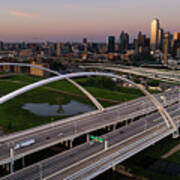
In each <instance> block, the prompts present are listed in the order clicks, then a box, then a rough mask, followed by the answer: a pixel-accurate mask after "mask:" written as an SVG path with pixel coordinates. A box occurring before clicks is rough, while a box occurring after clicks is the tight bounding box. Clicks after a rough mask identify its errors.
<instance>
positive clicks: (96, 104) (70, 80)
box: [0, 63, 104, 111]
mask: <svg viewBox="0 0 180 180" xmlns="http://www.w3.org/2000/svg"><path fill="white" fill-rule="evenodd" d="M0 66H19V67H33V68H36V69H41V70H43V71H46V72H49V73H51V74H54V75H56V76H60V75H61V74H60V73H59V72H57V71H54V70H52V69H49V68H46V67H41V66H38V65H34V64H26V63H0ZM65 79H66V80H67V81H68V82H70V83H71V84H73V85H74V86H75V87H77V88H78V89H79V90H80V91H81V92H83V93H84V94H85V95H86V96H87V97H88V98H89V99H90V100H91V102H92V103H93V104H94V105H95V106H96V108H97V109H98V110H100V111H103V110H104V108H103V106H102V105H101V104H100V102H99V101H98V100H97V99H96V98H95V97H94V96H93V95H92V94H91V93H90V92H88V91H87V90H86V89H85V88H83V87H82V86H81V85H79V84H78V83H76V82H75V81H73V80H72V79H69V78H65Z"/></svg>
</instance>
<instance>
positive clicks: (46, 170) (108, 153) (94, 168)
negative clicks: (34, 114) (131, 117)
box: [0, 65, 180, 180]
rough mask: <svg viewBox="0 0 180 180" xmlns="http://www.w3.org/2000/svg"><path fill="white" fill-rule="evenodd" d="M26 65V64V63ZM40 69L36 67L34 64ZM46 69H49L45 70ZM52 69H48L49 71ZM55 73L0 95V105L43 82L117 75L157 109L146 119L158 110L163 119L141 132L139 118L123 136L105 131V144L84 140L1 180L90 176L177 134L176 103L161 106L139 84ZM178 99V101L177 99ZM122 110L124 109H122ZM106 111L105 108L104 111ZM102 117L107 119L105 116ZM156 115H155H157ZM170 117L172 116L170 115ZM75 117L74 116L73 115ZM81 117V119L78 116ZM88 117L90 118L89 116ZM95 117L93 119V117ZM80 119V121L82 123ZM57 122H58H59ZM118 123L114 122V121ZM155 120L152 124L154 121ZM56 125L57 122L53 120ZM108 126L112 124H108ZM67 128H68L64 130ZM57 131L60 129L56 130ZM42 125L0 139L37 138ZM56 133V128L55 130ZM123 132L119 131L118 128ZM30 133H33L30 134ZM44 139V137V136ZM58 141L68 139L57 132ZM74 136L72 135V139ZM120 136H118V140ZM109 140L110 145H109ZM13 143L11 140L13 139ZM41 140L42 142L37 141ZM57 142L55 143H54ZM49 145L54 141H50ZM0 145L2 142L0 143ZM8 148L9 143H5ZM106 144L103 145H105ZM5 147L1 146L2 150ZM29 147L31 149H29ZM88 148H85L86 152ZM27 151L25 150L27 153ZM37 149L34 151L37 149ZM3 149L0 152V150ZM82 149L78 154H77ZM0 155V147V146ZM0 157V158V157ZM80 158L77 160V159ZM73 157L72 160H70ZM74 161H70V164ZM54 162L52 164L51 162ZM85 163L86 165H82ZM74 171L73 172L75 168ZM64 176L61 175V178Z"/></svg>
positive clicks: (18, 155) (177, 117)
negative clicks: (54, 75) (141, 93)
mask: <svg viewBox="0 0 180 180" xmlns="http://www.w3.org/2000/svg"><path fill="white" fill-rule="evenodd" d="M28 66H29V65H28ZM37 68H39V67H37ZM48 71H49V70H48ZM50 71H51V70H50ZM54 74H56V75H57V76H56V77H52V78H48V79H45V80H41V81H39V82H36V83H33V84H30V85H28V86H25V87H23V88H20V89H18V90H16V91H14V92H12V93H9V94H7V95H5V96H3V97H1V98H0V104H3V103H5V102H7V101H9V100H11V99H13V98H15V97H16V96H19V95H21V94H23V93H25V92H28V91H30V90H32V89H35V88H38V87H40V86H43V85H46V84H48V83H52V82H56V81H59V80H63V79H70V78H78V77H84V76H103V77H109V78H116V79H119V80H122V81H125V82H128V83H130V84H132V85H133V86H135V87H136V88H138V89H139V90H141V91H142V92H143V93H144V94H145V95H146V96H147V97H148V99H149V100H150V101H151V102H152V103H153V105H154V108H156V109H157V110H158V112H157V113H156V114H155V115H154V113H153V114H152V115H148V120H150V121H152V119H157V120H159V119H161V118H159V117H158V116H157V115H158V113H159V114H160V115H161V117H162V120H163V121H162V122H161V121H160V122H159V121H155V122H151V124H150V126H149V127H148V128H147V131H144V129H143V126H144V119H140V120H138V121H136V122H134V123H131V124H130V125H129V126H128V127H127V129H126V127H123V128H125V129H123V131H124V130H125V131H126V132H127V136H126V135H125V136H124V138H125V139H121V137H119V129H117V130H115V131H113V132H110V133H108V134H107V135H105V136H104V138H105V139H107V140H108V141H109V142H108V143H110V144H108V148H107V144H106V143H104V144H91V143H86V144H83V145H81V146H80V147H75V148H73V149H71V150H70V151H67V152H65V153H62V154H59V155H57V156H55V157H52V158H50V159H47V160H45V161H42V162H40V163H37V164H34V165H33V166H30V167H27V168H25V169H22V170H21V171H19V172H15V173H13V174H11V175H9V176H7V177H5V178H3V180H6V179H8V180H19V179H22V178H23V177H26V178H27V179H47V180H48V179H54V178H55V179H66V180H70V179H83V180H84V179H90V178H93V177H95V176H97V175H98V174H100V173H102V172H104V171H105V170H107V169H109V168H111V167H113V166H115V165H116V164H118V163H120V162H122V161H123V160H125V159H127V158H129V157H131V156H132V155H134V154H136V153H137V152H140V151H141V150H143V149H145V148H147V147H149V146H150V145H152V144H154V143H156V142H158V141H159V140H161V139H163V138H165V137H167V136H168V135H170V134H172V133H174V134H175V135H176V136H178V135H179V131H178V127H179V126H180V122H179V121H180V113H179V108H177V107H178V106H177V104H176V105H174V104H173V105H172V104H171V105H172V107H171V106H170V107H168V112H170V114H169V113H168V112H167V110H166V109H165V108H164V106H163V105H162V104H161V103H160V102H159V101H158V100H157V98H156V97H157V96H153V95H151V94H150V93H149V92H148V91H147V90H146V89H144V88H142V87H141V86H139V85H138V84H136V83H134V82H132V81H131V80H129V79H126V78H123V77H121V76H119V75H114V74H109V73H101V72H81V73H73V74H66V75H60V74H59V73H57V72H54ZM176 102H177V101H176ZM124 109H125V108H124ZM106 111H107V110H106ZM106 111H101V112H100V111H98V112H99V114H98V113H97V114H91V113H90V114H89V115H88V116H92V115H94V116H93V117H94V118H95V117H96V115H98V116H99V115H100V114H103V113H104V114H105V115H108V112H106ZM105 115H104V116H103V117H104V118H106V116H105ZM156 116H157V117H156ZM171 116H172V117H173V119H172V117H171ZM73 118H74V119H76V117H73ZM80 118H81V119H82V121H80V120H79V119H80ZM84 118H88V117H87V116H83V115H81V116H80V117H79V119H78V120H77V121H78V122H79V124H83V119H84ZM74 119H72V118H70V119H69V120H68V122H67V124H68V127H67V124H66V123H65V122H61V125H62V128H61V131H62V130H63V129H65V130H66V131H69V130H68V129H69V127H71V128H70V129H72V127H73V126H71V124H70V123H71V122H72V124H73V121H74ZM90 120H91V119H90ZM95 120H96V119H95ZM81 122H82V123H81ZM58 123H59V122H58ZM116 123H117V122H116ZM154 123H155V124H154ZM56 124H57V123H56ZM56 124H54V125H53V126H52V127H51V125H47V127H46V129H45V131H47V132H46V133H48V130H49V128H52V129H53V130H57V129H56V128H57V127H56ZM110 125H111V124H110ZM66 128H67V129H66ZM58 130H59V129H58ZM42 131H43V128H39V127H38V128H37V129H32V130H27V131H24V132H20V133H17V134H13V135H12V136H11V135H9V136H5V137H2V138H1V139H0V143H3V142H6V141H10V142H13V140H15V139H16V138H17V139H16V141H15V142H19V141H21V140H22V136H24V137H26V135H27V134H28V135H29V137H36V135H35V133H37V132H38V133H39V134H38V136H40V135H41V133H42V134H43V132H42ZM79 131H82V129H81V128H79ZM57 132H59V131H57ZM57 132H56V133H57ZM120 132H122V131H120ZM33 133H34V134H33ZM51 133H52V132H51ZM83 133H84V134H88V133H89V131H84V132H83ZM31 135H32V136H31ZM71 137H72V134H70V135H69V137H68V138H71ZM113 137H116V138H117V139H116V142H114V139H113ZM44 138H46V137H44ZM57 138H58V142H59V139H61V138H62V139H63V140H64V141H67V140H69V139H65V138H64V137H60V136H59V135H58V137H57ZM73 138H74V136H73V137H72V139H73ZM119 138H120V139H119ZM111 142H112V144H111ZM13 143H14V142H13ZM38 143H41V142H38ZM56 144H57V143H56ZM50 145H51V146H53V145H54V144H53V143H52V144H51V143H50ZM0 146H1V144H0ZM8 147H9V144H8ZM47 147H50V146H46V145H45V146H44V149H45V148H47ZM104 147H105V148H104ZM3 148H4V147H3V146H2V149H3ZM31 148H32V149H31ZM33 148H34V149H35V148H36V149H37V151H38V150H41V149H40V148H39V147H36V145H35V147H33V146H32V147H30V148H29V149H28V148H27V149H26V148H25V149H23V157H24V156H26V155H28V153H29V154H31V153H33V152H35V151H33V150H34V149H33ZM87 149H88V151H87ZM26 150H27V151H28V153H27V152H26ZM37 151H36V152H37ZM2 152H3V151H2ZM79 152H81V153H79ZM0 154H1V149H0ZM15 154H16V158H17V159H20V158H22V156H21V155H20V153H19V152H15ZM0 158H1V157H0ZM78 158H79V160H77V159H78ZM10 160H11V159H6V160H5V161H4V163H9V162H10ZM73 160H74V161H73ZM72 162H73V163H72ZM52 164H53V165H52ZM86 164H88V166H86V167H85V166H84V165H86ZM75 170H76V171H75ZM62 177H63V178H62Z"/></svg>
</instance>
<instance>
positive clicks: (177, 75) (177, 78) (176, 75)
mask: <svg viewBox="0 0 180 180" xmlns="http://www.w3.org/2000/svg"><path fill="white" fill-rule="evenodd" d="M80 68H82V69H86V68H95V69H101V70H110V71H115V72H121V73H126V74H133V75H137V76H142V77H147V78H150V79H156V80H160V81H165V82H170V83H180V71H177V70H176V71H173V70H167V69H166V70H163V69H152V68H142V67H133V66H118V65H114V66H113V65H105V64H87V65H84V66H82V65H81V66H80Z"/></svg>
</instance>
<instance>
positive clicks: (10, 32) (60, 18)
mask: <svg viewBox="0 0 180 180" xmlns="http://www.w3.org/2000/svg"><path fill="white" fill-rule="evenodd" d="M179 7H180V0H3V2H1V6H0V22H1V28H0V40H3V41H23V40H24V41H42V40H53V41H59V40H61V41H72V40H73V41H79V40H81V39H82V38H83V37H87V38H88V39H89V40H93V41H105V37H106V36H108V35H111V34H112V35H115V36H118V35H119V34H120V32H121V31H122V30H124V31H127V32H128V33H129V34H130V36H131V38H134V37H135V36H136V34H137V33H138V31H142V32H143V33H146V34H147V35H149V32H150V23H151V20H152V19H153V18H154V17H158V18H159V20H160V23H161V26H162V27H163V28H164V29H165V30H166V31H170V32H172V33H174V32H175V31H180V20H179V17H180V11H179Z"/></svg>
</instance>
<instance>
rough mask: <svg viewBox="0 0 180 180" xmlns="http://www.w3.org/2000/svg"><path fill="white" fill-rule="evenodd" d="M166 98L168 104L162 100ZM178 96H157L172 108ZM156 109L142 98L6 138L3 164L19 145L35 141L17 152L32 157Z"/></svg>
mask: <svg viewBox="0 0 180 180" xmlns="http://www.w3.org/2000/svg"><path fill="white" fill-rule="evenodd" d="M162 96H163V97H165V100H164V98H163V100H162V99H161V97H162ZM177 96H178V92H177V89H176V88H173V89H172V90H171V91H169V92H166V93H161V94H159V95H156V97H157V99H158V100H159V101H161V102H162V103H164V105H170V104H173V103H175V102H178V98H177ZM155 110H156V108H155V106H153V104H152V103H151V102H150V101H149V100H148V99H147V98H146V97H142V98H139V99H137V100H133V101H130V102H127V103H123V104H120V105H117V106H114V107H110V108H107V109H106V110H105V111H103V112H99V111H95V112H90V113H87V114H85V115H80V116H77V117H72V118H69V119H66V120H62V121H59V122H55V123H52V124H48V125H45V126H42V127H38V128H35V129H31V130H27V131H24V132H20V133H16V134H13V135H9V136H5V137H2V138H1V139H0V164H5V163H8V162H10V158H9V149H10V147H11V148H13V147H15V146H16V144H19V143H21V142H25V141H27V140H30V139H35V141H36V143H35V144H33V145H32V146H28V147H26V148H23V149H17V150H15V159H19V158H22V157H24V156H26V155H28V154H31V153H34V152H37V151H39V150H42V149H44V148H47V147H50V146H52V145H55V144H58V143H60V142H63V141H66V140H71V139H74V138H76V137H79V136H81V135H83V134H87V133H89V132H92V131H95V130H98V129H101V128H103V127H107V126H110V125H116V124H117V123H118V122H123V121H125V120H129V119H131V120H132V119H134V118H136V117H139V116H141V115H144V114H148V113H150V112H153V111H155Z"/></svg>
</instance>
